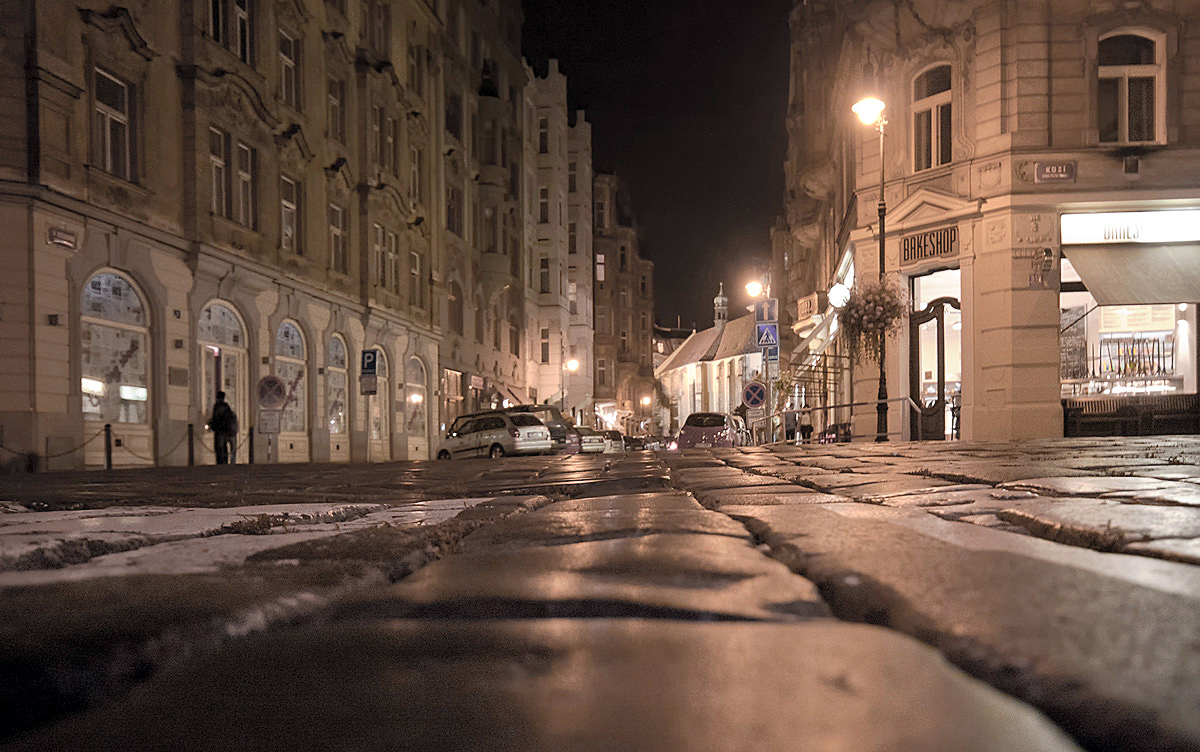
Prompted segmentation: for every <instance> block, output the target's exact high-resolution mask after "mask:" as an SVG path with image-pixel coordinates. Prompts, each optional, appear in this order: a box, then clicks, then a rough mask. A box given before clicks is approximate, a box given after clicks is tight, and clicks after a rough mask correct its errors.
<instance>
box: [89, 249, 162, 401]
mask: <svg viewBox="0 0 1200 752" xmlns="http://www.w3.org/2000/svg"><path fill="white" fill-rule="evenodd" d="M80 324H81V326H80V338H81V342H80V365H81V378H80V389H81V391H82V399H83V415H84V418H85V419H86V420H93V421H98V422H102V423H140V424H144V423H146V422H147V420H148V414H149V409H148V405H149V402H150V359H149V356H148V353H147V351H146V345H147V342H148V334H149V330H148V328H147V326H146V311H145V308H144V307H143V305H142V299H141V297H140V296H139V295H138V293H137V291H136V290H135V289H134V288H133V285H132V284H131V283H130V281H129V280H128V279H126V278H125V277H123V276H122V275H120V274H115V273H112V272H102V273H100V274H97V275H96V276H94V277H92V278H91V279H90V280H89V281H88V283H87V284H86V285H84V287H83V294H82V296H81V301H80Z"/></svg>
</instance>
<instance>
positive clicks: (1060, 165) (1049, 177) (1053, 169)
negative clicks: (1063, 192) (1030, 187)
mask: <svg viewBox="0 0 1200 752" xmlns="http://www.w3.org/2000/svg"><path fill="white" fill-rule="evenodd" d="M1033 182H1035V183H1074V182H1075V160H1073V159H1059V160H1054V161H1050V162H1034V163H1033Z"/></svg>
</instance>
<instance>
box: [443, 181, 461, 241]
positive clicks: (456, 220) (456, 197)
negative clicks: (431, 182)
mask: <svg viewBox="0 0 1200 752" xmlns="http://www.w3.org/2000/svg"><path fill="white" fill-rule="evenodd" d="M446 229H447V230H449V231H450V232H452V233H454V234H455V235H457V236H459V237H460V238H461V237H462V236H463V194H462V190H460V189H459V188H455V187H454V186H447V188H446Z"/></svg>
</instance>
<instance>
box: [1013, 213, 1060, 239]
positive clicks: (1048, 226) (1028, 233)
mask: <svg viewBox="0 0 1200 752" xmlns="http://www.w3.org/2000/svg"><path fill="white" fill-rule="evenodd" d="M1013 240H1014V241H1015V243H1016V244H1019V245H1046V244H1047V243H1050V242H1052V241H1053V240H1054V224H1053V221H1052V220H1051V219H1048V218H1047V217H1045V216H1043V215H1041V214H1025V215H1018V218H1017V222H1016V230H1015V231H1014V232H1013Z"/></svg>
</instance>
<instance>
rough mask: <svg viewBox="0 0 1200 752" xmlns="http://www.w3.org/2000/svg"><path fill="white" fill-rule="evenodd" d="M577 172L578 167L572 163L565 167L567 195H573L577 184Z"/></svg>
mask: <svg viewBox="0 0 1200 752" xmlns="http://www.w3.org/2000/svg"><path fill="white" fill-rule="evenodd" d="M578 172H579V166H578V165H576V164H575V163H574V162H571V163H570V164H568V165H567V191H568V192H569V193H574V192H575V190H576V182H577V174H578Z"/></svg>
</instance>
